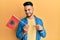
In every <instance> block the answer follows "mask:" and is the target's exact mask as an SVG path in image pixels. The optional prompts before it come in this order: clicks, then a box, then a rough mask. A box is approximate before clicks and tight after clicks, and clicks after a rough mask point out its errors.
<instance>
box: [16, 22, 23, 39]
mask: <svg viewBox="0 0 60 40" xmlns="http://www.w3.org/2000/svg"><path fill="white" fill-rule="evenodd" d="M22 31H23V24H22V22H19V24H18V29H17V32H16V37H17V38H21V39H22V38H23V36H24V35H23V33H22Z"/></svg>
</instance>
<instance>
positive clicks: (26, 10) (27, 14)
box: [24, 5, 33, 17]
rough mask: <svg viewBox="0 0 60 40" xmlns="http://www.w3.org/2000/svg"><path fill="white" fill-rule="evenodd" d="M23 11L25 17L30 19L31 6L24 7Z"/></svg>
mask: <svg viewBox="0 0 60 40" xmlns="http://www.w3.org/2000/svg"><path fill="white" fill-rule="evenodd" d="M24 10H25V13H26V16H27V17H31V16H32V15H33V6H31V5H27V6H24Z"/></svg>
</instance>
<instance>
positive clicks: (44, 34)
mask: <svg viewBox="0 0 60 40" xmlns="http://www.w3.org/2000/svg"><path fill="white" fill-rule="evenodd" d="M39 24H40V25H41V27H43V28H44V25H43V21H42V20H41V19H40V21H39ZM39 32H40V35H41V37H43V38H44V37H46V30H45V28H44V29H43V30H42V31H39Z"/></svg>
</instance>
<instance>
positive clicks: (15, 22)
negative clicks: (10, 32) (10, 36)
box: [7, 16, 19, 29]
mask: <svg viewBox="0 0 60 40" xmlns="http://www.w3.org/2000/svg"><path fill="white" fill-rule="evenodd" d="M18 23H19V19H18V18H17V17H16V16H12V17H11V18H10V19H9V21H8V22H7V27H8V28H10V29H14V28H15V27H16V26H17V25H18Z"/></svg>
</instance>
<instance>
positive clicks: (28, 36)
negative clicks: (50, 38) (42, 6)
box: [16, 2, 46, 40]
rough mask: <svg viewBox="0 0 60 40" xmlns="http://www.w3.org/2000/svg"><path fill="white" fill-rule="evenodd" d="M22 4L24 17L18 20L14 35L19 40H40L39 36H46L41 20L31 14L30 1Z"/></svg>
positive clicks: (31, 5)
mask: <svg viewBox="0 0 60 40" xmlns="http://www.w3.org/2000/svg"><path fill="white" fill-rule="evenodd" d="M23 6H24V10H25V13H26V17H25V18H23V19H21V21H20V22H19V24H18V30H17V32H16V37H17V38H20V39H21V40H41V37H43V38H44V37H46V31H45V29H44V26H43V22H42V20H41V19H39V18H38V17H36V16H35V15H33V11H34V8H33V4H32V2H25V3H24V4H23Z"/></svg>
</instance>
